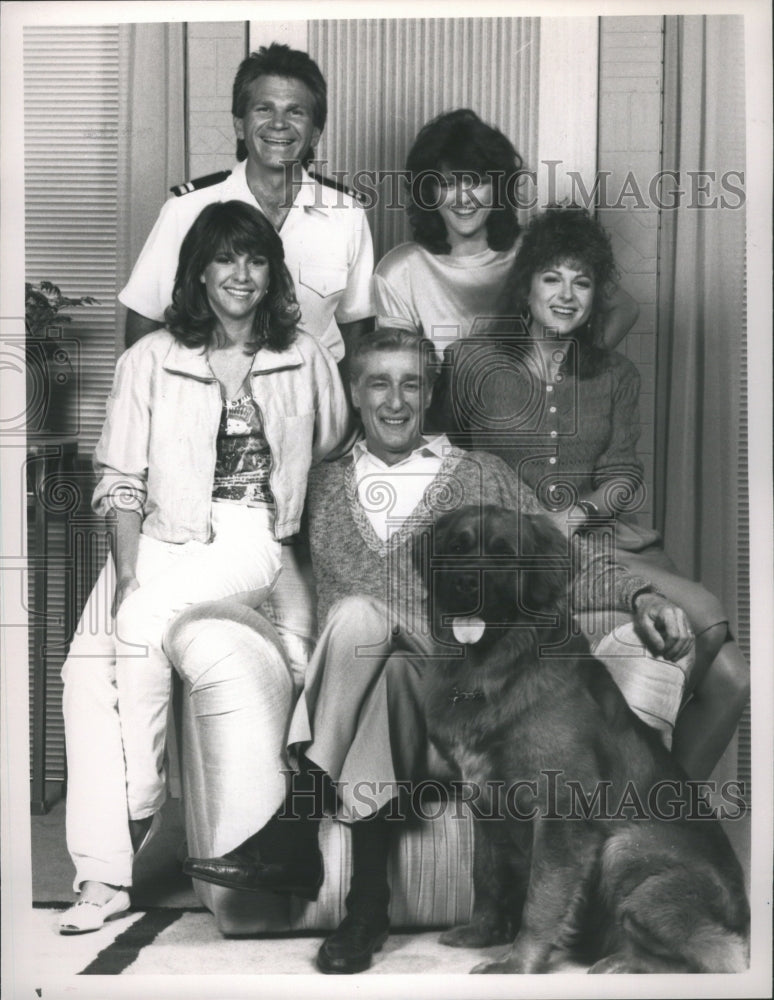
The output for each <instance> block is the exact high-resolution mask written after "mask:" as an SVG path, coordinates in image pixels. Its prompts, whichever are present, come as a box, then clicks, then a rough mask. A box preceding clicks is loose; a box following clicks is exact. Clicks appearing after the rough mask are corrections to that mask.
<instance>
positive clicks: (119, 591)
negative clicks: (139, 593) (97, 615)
mask: <svg viewBox="0 0 774 1000" xmlns="http://www.w3.org/2000/svg"><path fill="white" fill-rule="evenodd" d="M139 586H140V585H139V583H138V582H137V577H136V576H129V577H126V578H125V579H123V580H118V581H116V592H115V594H114V596H113V607H112V608H111V609H110V613H111V614H112V616H113V617H114V618H115V616H116V615H117V614H118V609H119V608H120V607H121V605H122V604H123V603H124V601H125V600H126V599H127V597H128V596H129V595H130V594H131V593H132V592H133V591H135V590H138V589H139Z"/></svg>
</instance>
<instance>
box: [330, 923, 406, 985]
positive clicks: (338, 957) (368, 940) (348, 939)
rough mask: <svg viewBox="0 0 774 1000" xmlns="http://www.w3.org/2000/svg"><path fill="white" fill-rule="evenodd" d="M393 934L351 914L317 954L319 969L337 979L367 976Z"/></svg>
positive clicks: (384, 927) (387, 929) (382, 926)
mask: <svg viewBox="0 0 774 1000" xmlns="http://www.w3.org/2000/svg"><path fill="white" fill-rule="evenodd" d="M389 933H390V925H389V924H388V923H385V922H379V923H376V924H375V923H374V922H373V921H372V920H368V919H367V918H366V917H363V916H360V915H358V914H351V913H349V914H347V916H346V917H344V919H343V920H342V921H341V923H340V924H339V926H338V929H337V930H335V931H334V932H333V934H331V935H330V937H327V938H326V939H325V940H324V941H323V943H322V944H321V945H320V950H319V951H318V952H317V968H318V969H319V970H320V972H325V973H327V974H334V975H350V974H351V973H353V972H365V970H366V969H368V968H370V966H371V957H372V956H373V953H374V952H375V951H379V950H380V949H381V947H382V945H383V944H384V942H385V941H386V940H387V937H388V935H389Z"/></svg>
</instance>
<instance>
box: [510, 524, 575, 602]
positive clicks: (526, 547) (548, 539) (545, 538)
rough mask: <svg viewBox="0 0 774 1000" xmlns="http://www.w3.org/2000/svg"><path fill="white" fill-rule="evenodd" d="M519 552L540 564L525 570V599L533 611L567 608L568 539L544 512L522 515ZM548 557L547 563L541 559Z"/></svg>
mask: <svg viewBox="0 0 774 1000" xmlns="http://www.w3.org/2000/svg"><path fill="white" fill-rule="evenodd" d="M517 517H518V519H519V525H518V531H517V536H518V539H519V555H521V556H528V557H529V558H530V562H533V563H534V562H536V561H537V562H538V565H537V566H534V567H533V568H530V569H527V570H524V571H522V573H521V580H522V595H521V600H522V601H523V602H524V603H525V604H526V605H527V606H528V608H529V609H530V610H533V611H537V610H539V609H541V608H550V607H564V606H565V604H566V601H567V595H568V590H569V583H570V576H569V572H570V558H569V553H568V547H567V539H566V538H565V537H564V536H563V535H562V533H561V532H560V531H559V530H558V529H557V528H555V527H554V525H553V524H552V523H551V521H550V520H549V519H548V518H547V517H543V515H541V514H518V515H517ZM543 559H544V560H545V562H544V564H543V565H540V561H542V560H543Z"/></svg>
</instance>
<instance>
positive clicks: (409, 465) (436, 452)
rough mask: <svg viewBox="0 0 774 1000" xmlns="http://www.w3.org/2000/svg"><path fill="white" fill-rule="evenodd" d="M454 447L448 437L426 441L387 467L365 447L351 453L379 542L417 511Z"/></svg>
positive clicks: (359, 490) (359, 445) (364, 504)
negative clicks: (424, 494)
mask: <svg viewBox="0 0 774 1000" xmlns="http://www.w3.org/2000/svg"><path fill="white" fill-rule="evenodd" d="M450 447H451V444H450V442H449V439H448V438H447V437H446V435H445V434H439V435H438V437H434V438H431V439H430V440H424V441H423V442H422V444H421V445H420V446H419V447H418V448H416V449H415V450H414V451H412V453H411V454H410V455H409V456H408V457H407V458H404V459H402V461H400V462H396V463H395V465H387V463H386V462H383V461H382V460H381V459H380V458H377V456H376V455H374V454H373V453H372V452H370V451H369V450H368V448H367V447H366V443H365V441H364V440H361V441H358V442H357V444H355V446H354V448H353V449H352V452H353V461H354V464H355V481H356V483H357V495H358V499H359V500H360V504H361V506H362V508H363V510H364V511H365V513H366V515H367V517H368V520H369V521H370V522H371V524H372V525H373V529H374V531H375V532H376V534H377V535H378V536H379V538H380V539H381V540H382V541H383V542H385V541H387V539H388V538H389V537H390V536H391V535H392V534H393V532H395V531H397V530H398V529H399V528H400V527H401V525H402V524H403V522H404V521H405V520H406V518H407V517H409V515H410V514H412V513H413V511H414V510H415V509H416V506H417V504H418V503H419V501H420V500H421V499H422V495H423V493H424V492H425V490H426V489H427V487H428V486H429V485H430V483H432V481H433V480H434V479H435V477H436V476H437V475H438V470H439V469H440V468H441V463H442V462H443V460H444V458H445V456H446V454H447V453H448V451H449V448H450Z"/></svg>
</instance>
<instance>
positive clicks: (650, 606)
mask: <svg viewBox="0 0 774 1000" xmlns="http://www.w3.org/2000/svg"><path fill="white" fill-rule="evenodd" d="M634 627H635V629H636V630H637V632H638V634H639V636H640V638H641V639H642V640H643V641H644V642H645V644H646V645H647V647H648V649H649V650H650V651H651V652H652V653H654V654H655V655H656V656H661V657H663V658H664V659H665V660H672V661H676V660H681V659H682V658H683V657H684V656H686V655H687V654H688V653H689V652H690V651H691V648H692V646H693V641H694V637H693V629H692V628H691V625H690V622H689V621H688V616H687V615H686V613H685V612H684V611H683V609H682V608H679V607H678V606H677V605H676V604H672V603H671V601H668V600H667V599H666V597H664V596H663V595H661V594H655V593H651V592H648V591H645V592H644V593H641V594H638V595H637V596H636V597H635V599H634Z"/></svg>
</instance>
